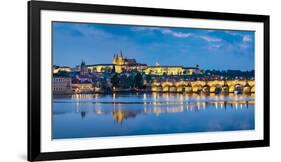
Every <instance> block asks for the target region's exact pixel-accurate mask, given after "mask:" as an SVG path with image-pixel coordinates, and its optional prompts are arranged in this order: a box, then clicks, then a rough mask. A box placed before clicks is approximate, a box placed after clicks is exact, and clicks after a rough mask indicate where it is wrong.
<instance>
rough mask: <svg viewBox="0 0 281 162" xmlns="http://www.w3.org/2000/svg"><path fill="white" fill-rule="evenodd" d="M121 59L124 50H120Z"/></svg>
mask: <svg viewBox="0 0 281 162" xmlns="http://www.w3.org/2000/svg"><path fill="white" fill-rule="evenodd" d="M120 57H121V58H123V54H122V50H120Z"/></svg>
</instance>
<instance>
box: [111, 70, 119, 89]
mask: <svg viewBox="0 0 281 162" xmlns="http://www.w3.org/2000/svg"><path fill="white" fill-rule="evenodd" d="M110 81H111V84H112V87H119V83H120V78H119V76H118V74H117V73H114V74H113V75H112V77H111V79H110Z"/></svg>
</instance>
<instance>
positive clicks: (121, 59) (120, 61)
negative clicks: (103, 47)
mask: <svg viewBox="0 0 281 162" xmlns="http://www.w3.org/2000/svg"><path fill="white" fill-rule="evenodd" d="M117 56H118V55H117ZM123 64H124V59H123V54H122V51H120V55H119V57H118V65H123Z"/></svg>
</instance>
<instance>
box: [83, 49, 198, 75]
mask: <svg viewBox="0 0 281 162" xmlns="http://www.w3.org/2000/svg"><path fill="white" fill-rule="evenodd" d="M87 68H88V71H90V72H97V73H101V72H116V73H121V72H126V71H134V70H136V71H139V72H144V73H145V74H146V75H159V76H161V75H192V74H201V71H200V69H199V67H198V66H197V67H183V66H160V64H159V63H156V66H147V65H146V64H142V63H138V62H137V61H136V59H129V58H127V57H124V56H123V53H122V51H121V52H120V54H114V56H113V61H112V64H94V65H87Z"/></svg>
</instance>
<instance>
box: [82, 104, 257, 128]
mask: <svg viewBox="0 0 281 162" xmlns="http://www.w3.org/2000/svg"><path fill="white" fill-rule="evenodd" d="M253 104H255V101H251V100H250V101H210V102H184V103H178V104H173V105H165V106H163V104H162V103H159V102H154V103H153V102H152V103H150V104H147V103H146V104H144V108H142V109H129V110H128V109H123V108H121V107H119V108H118V109H114V108H112V109H94V110H92V111H85V110H84V111H83V110H80V109H78V110H77V111H78V112H80V113H81V117H82V118H85V117H86V116H87V115H88V114H90V113H94V114H95V115H109V114H112V118H113V121H114V123H118V124H120V125H122V124H123V123H124V121H126V120H128V119H130V118H131V119H132V118H136V117H137V116H138V115H141V114H154V115H156V116H159V115H161V114H165V113H181V112H202V111H205V110H206V109H207V108H213V109H216V110H221V109H224V110H227V109H234V110H243V109H248V108H249V105H253ZM121 105H122V104H121ZM119 106H120V105H119Z"/></svg>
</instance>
